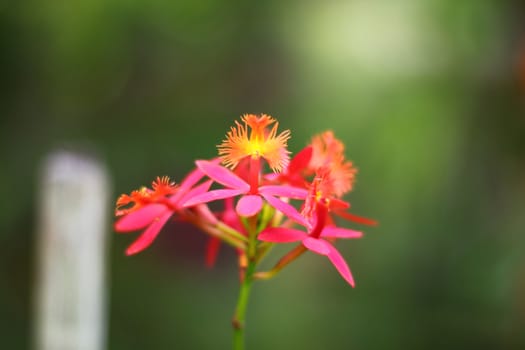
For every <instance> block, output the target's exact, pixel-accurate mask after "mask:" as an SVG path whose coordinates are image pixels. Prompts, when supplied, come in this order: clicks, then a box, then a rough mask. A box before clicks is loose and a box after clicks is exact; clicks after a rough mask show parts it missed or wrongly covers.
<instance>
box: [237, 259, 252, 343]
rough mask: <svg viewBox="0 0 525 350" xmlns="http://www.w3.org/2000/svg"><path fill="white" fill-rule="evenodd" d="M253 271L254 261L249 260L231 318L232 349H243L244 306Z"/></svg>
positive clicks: (246, 302) (246, 301) (246, 303)
mask: <svg viewBox="0 0 525 350" xmlns="http://www.w3.org/2000/svg"><path fill="white" fill-rule="evenodd" d="M254 271H255V262H254V261H252V260H249V261H248V267H247V268H246V274H245V275H244V279H243V281H242V284H241V290H240V293H239V299H238V300H237V307H236V308H235V314H234V316H233V320H232V324H233V349H234V350H243V349H244V324H245V320H246V307H247V305H248V298H249V296H250V290H251V287H252V282H253V273H254Z"/></svg>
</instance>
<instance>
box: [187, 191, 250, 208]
mask: <svg viewBox="0 0 525 350" xmlns="http://www.w3.org/2000/svg"><path fill="white" fill-rule="evenodd" d="M242 193H244V191H243V190H213V191H210V192H204V193H201V194H198V195H196V196H194V197H191V198H190V199H188V200H187V201H186V202H185V203H183V204H182V206H183V207H184V208H188V207H193V206H194V205H197V204H201V203H208V202H213V201H216V200H219V199H224V198H230V197H235V196H237V195H239V194H242Z"/></svg>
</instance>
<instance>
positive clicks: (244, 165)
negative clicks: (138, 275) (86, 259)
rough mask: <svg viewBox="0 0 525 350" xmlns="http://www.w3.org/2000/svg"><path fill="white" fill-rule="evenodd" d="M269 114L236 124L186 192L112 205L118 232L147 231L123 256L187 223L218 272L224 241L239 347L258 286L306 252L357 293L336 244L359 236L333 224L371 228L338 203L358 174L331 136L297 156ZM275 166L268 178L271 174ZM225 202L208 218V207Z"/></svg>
mask: <svg viewBox="0 0 525 350" xmlns="http://www.w3.org/2000/svg"><path fill="white" fill-rule="evenodd" d="M278 126H279V123H278V122H277V121H276V120H275V119H274V118H272V117H270V116H268V115H265V114H263V115H260V116H257V115H253V114H247V115H244V116H242V117H241V120H240V122H239V121H236V122H235V126H232V127H231V129H230V131H228V133H227V134H226V138H225V139H224V140H223V141H222V143H221V144H220V145H218V146H217V147H218V157H217V158H214V159H211V160H197V161H196V162H195V165H196V167H195V169H193V170H192V171H191V172H190V173H189V174H188V175H187V176H186V177H185V179H184V180H182V182H181V183H180V185H176V184H175V183H174V182H172V181H171V180H170V179H169V178H168V177H157V179H156V180H155V181H153V183H152V185H151V188H147V187H142V188H140V189H139V190H136V191H133V192H131V193H130V194H129V195H128V194H123V195H121V196H120V197H119V198H118V200H117V203H116V213H115V214H116V216H117V217H119V219H118V220H117V222H116V223H115V230H116V231H117V232H132V231H137V230H142V233H141V234H140V235H139V237H138V238H137V239H136V240H135V241H134V242H133V243H132V244H131V245H130V246H129V247H128V249H127V250H126V254H128V255H132V254H136V253H138V252H140V251H142V250H144V249H146V248H147V247H148V246H150V245H151V244H152V242H153V241H154V240H155V238H156V237H157V235H158V234H159V233H160V231H161V229H162V228H163V226H164V225H165V224H166V223H167V222H168V220H170V219H172V218H173V219H175V220H181V221H186V222H190V223H191V224H193V225H195V226H196V227H198V228H199V229H201V230H202V231H203V232H204V233H206V234H208V235H209V242H208V245H207V249H206V262H207V264H208V265H213V263H214V261H215V259H216V256H217V253H218V249H219V247H220V244H221V243H224V244H228V245H230V246H232V247H233V248H234V249H235V250H236V252H237V254H238V266H239V275H240V284H241V288H240V294H239V300H238V303H237V308H236V311H235V314H234V317H233V327H234V348H235V349H242V348H243V344H244V340H243V338H244V332H243V329H244V320H245V312H246V305H247V300H248V295H249V292H250V288H251V284H252V281H254V280H262V279H269V278H271V277H273V276H275V275H276V274H277V273H278V272H280V271H281V270H282V269H283V268H284V267H285V266H287V265H288V264H290V263H291V262H293V261H294V260H296V259H297V258H298V257H299V256H301V255H302V254H303V253H305V252H307V251H311V252H313V253H316V254H319V255H322V256H326V257H327V258H328V260H329V261H330V262H331V263H332V265H333V266H334V267H335V269H336V270H337V271H338V272H339V274H340V275H341V277H342V278H343V279H344V280H345V281H346V282H347V283H348V284H349V285H351V286H352V287H354V278H353V277H352V273H351V272H350V269H349V267H348V264H347V263H346V261H345V259H344V258H343V257H342V255H341V254H340V253H339V251H338V250H337V249H336V248H335V246H334V243H335V242H336V241H337V240H338V239H356V238H361V237H362V232H360V231H356V230H353V229H348V228H345V227H340V226H338V225H337V224H336V220H335V217H340V218H342V219H346V220H349V221H353V222H356V223H358V224H365V225H374V224H375V221H373V220H370V219H367V218H363V217H360V216H357V215H355V214H353V213H350V212H349V208H350V203H349V202H347V201H344V200H343V199H342V197H343V195H345V194H346V193H348V192H349V191H351V190H352V187H353V184H354V180H355V176H356V172H357V170H356V168H355V167H354V166H353V164H352V162H351V161H349V160H347V159H346V157H345V154H344V145H343V143H342V142H341V141H340V140H338V139H337V138H336V137H335V136H334V133H333V132H332V131H326V132H324V133H321V134H319V135H317V136H314V137H313V138H312V140H311V142H310V144H309V145H307V146H306V147H305V148H303V149H302V150H301V151H300V152H298V153H297V154H296V155H295V156H294V157H293V158H291V157H290V151H288V149H287V142H288V140H289V138H290V131H289V130H285V131H282V132H280V133H279V132H278ZM267 168H269V170H270V171H267V170H266V169H267ZM215 201H222V203H223V205H222V209H221V210H219V211H216V210H211V209H210V207H209V206H208V204H209V203H210V202H215ZM289 242H299V244H298V245H297V246H295V247H294V248H292V249H291V250H290V251H289V252H287V253H286V254H284V256H282V257H281V258H280V260H278V261H277V263H276V264H275V266H274V267H273V268H272V269H270V270H268V271H257V268H258V266H259V263H260V262H261V261H262V259H263V258H264V257H265V256H266V255H267V254H268V253H269V252H270V250H271V248H272V247H273V246H274V245H275V244H280V243H289Z"/></svg>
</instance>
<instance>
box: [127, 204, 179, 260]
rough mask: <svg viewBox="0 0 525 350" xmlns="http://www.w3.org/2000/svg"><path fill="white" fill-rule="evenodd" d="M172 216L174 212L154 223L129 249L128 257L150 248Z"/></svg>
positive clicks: (166, 214)
mask: <svg viewBox="0 0 525 350" xmlns="http://www.w3.org/2000/svg"><path fill="white" fill-rule="evenodd" d="M171 215H173V212H167V213H165V214H164V215H162V216H161V217H160V218H159V219H158V220H155V221H153V223H152V224H151V225H149V226H148V228H147V229H146V230H145V231H144V232H143V233H142V234H141V235H140V236H139V238H138V239H137V240H136V241H135V242H133V243H132V244H131V245H130V246H129V247H128V249H127V250H126V255H132V254H136V253H138V252H141V251H143V250H144V249H146V248H147V247H149V246H150V244H151V243H152V242H153V240H154V239H155V238H156V237H157V235H158V234H159V232H160V230H161V229H162V227H163V226H164V224H166V221H168V219H169V218H170V217H171Z"/></svg>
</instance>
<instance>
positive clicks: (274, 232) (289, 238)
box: [257, 227, 308, 243]
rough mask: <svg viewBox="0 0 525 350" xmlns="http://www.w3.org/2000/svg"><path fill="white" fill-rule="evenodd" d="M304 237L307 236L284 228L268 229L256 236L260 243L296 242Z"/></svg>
mask: <svg viewBox="0 0 525 350" xmlns="http://www.w3.org/2000/svg"><path fill="white" fill-rule="evenodd" d="M305 237H308V235H307V234H306V233H305V232H303V231H300V230H296V229H293V228H284V227H270V228H267V229H266V230H264V231H262V232H261V233H260V234H259V236H257V238H258V239H259V240H261V241H265V242H276V243H288V242H297V241H300V240H302V239H304V238H305Z"/></svg>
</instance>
